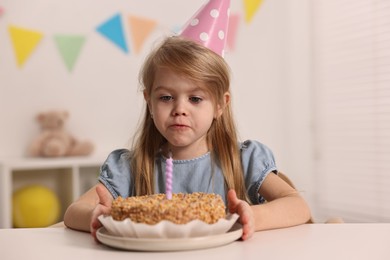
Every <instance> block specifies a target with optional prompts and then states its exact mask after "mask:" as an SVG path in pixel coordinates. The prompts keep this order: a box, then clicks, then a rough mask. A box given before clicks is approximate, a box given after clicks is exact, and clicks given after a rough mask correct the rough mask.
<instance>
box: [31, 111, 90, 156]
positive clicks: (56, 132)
mask: <svg viewBox="0 0 390 260" xmlns="http://www.w3.org/2000/svg"><path fill="white" fill-rule="evenodd" d="M68 117H69V113H68V111H64V110H50V111H46V112H41V113H39V114H38V115H37V116H36V120H37V122H38V123H39V125H40V127H41V133H40V134H39V135H38V136H37V137H36V138H35V139H34V140H33V141H32V142H31V144H30V146H29V147H28V152H27V153H28V155H29V156H33V157H61V156H86V155H89V154H91V153H92V151H93V149H94V146H93V144H92V143H91V142H89V141H79V140H77V139H76V138H75V137H74V136H72V135H71V134H70V133H68V132H67V131H66V130H65V122H66V120H67V119H68Z"/></svg>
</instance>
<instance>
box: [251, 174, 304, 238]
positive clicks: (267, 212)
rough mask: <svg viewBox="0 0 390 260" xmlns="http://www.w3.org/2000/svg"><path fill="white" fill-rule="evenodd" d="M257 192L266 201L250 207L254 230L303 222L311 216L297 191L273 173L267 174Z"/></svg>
mask: <svg viewBox="0 0 390 260" xmlns="http://www.w3.org/2000/svg"><path fill="white" fill-rule="evenodd" d="M259 193H260V194H261V195H262V196H263V197H264V198H265V199H266V200H267V203H264V204H261V205H254V206H252V207H251V208H252V210H253V215H254V220H255V230H256V231H257V230H265V229H273V228H282V227H290V226H295V225H299V224H304V223H306V222H307V221H308V220H309V219H310V217H311V213H310V209H309V207H308V205H307V204H306V202H305V200H304V199H303V198H302V197H301V196H300V195H299V193H298V191H296V190H295V189H294V188H292V187H291V186H290V185H288V184H287V183H286V182H285V181H284V180H282V179H281V178H280V177H279V176H277V175H275V174H268V176H267V177H266V178H265V180H264V182H263V184H262V185H261V187H260V190H259Z"/></svg>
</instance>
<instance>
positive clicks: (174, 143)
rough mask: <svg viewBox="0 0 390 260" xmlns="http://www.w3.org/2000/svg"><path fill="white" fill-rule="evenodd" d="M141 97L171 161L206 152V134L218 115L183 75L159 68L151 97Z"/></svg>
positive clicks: (198, 88) (206, 98)
mask: <svg viewBox="0 0 390 260" xmlns="http://www.w3.org/2000/svg"><path fill="white" fill-rule="evenodd" d="M144 95H145V100H146V101H147V103H148V107H149V110H150V112H151V114H152V117H153V121H154V124H155V126H156V128H157V129H158V130H159V132H160V133H161V134H162V135H163V136H164V137H165V138H166V139H167V140H168V143H169V149H171V151H172V153H173V155H174V158H175V159H190V158H194V157H197V156H200V155H203V154H204V153H206V152H207V150H208V148H207V143H206V135H207V132H208V130H209V128H210V126H211V124H212V122H213V119H214V118H216V117H217V116H219V115H220V114H221V113H222V109H221V108H220V107H219V106H218V107H217V108H216V107H215V106H214V103H213V99H212V97H211V96H210V95H209V94H208V93H207V92H205V91H204V90H202V89H201V88H200V87H199V86H198V85H196V84H195V83H194V82H192V81H190V80H188V79H187V78H185V77H184V76H183V75H180V74H176V73H174V72H173V71H171V70H170V69H168V68H160V69H158V70H157V73H156V76H155V81H154V84H153V88H152V91H151V95H150V96H148V95H147V94H146V93H144Z"/></svg>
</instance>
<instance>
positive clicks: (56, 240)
mask: <svg viewBox="0 0 390 260" xmlns="http://www.w3.org/2000/svg"><path fill="white" fill-rule="evenodd" d="M0 259H2V260H12V259H17V260H20V259H42V260H45V259H49V260H61V259H94V260H99V259H104V260H108V259H115V260H120V259H126V260H130V259H142V260H148V259H153V260H160V259H169V260H191V259H196V260H207V259H215V260H217V259H218V260H229V259H234V260H237V259H239V260H246V259H260V260H271V259H284V260H286V259H288V260H291V259H297V260H298V259H299V260H303V259H311V260H312V259H315V260H318V259H327V260H328V259H329V260H336V259H343V260H344V259H345V260H358V259H364V260H376V259H383V260H385V259H386V260H388V259H390V223H386V224H385V223H381V224H307V225H302V226H297V227H292V228H286V229H277V230H270V231H262V232H256V233H255V235H254V236H253V237H252V238H251V239H250V240H248V241H245V242H243V241H235V242H233V243H230V244H227V245H224V246H220V247H216V248H210V249H200V250H192V251H178V252H132V251H123V250H117V249H113V248H110V247H107V246H105V245H103V244H97V243H96V242H95V241H94V240H93V239H92V237H91V236H90V234H89V233H83V232H78V231H73V230H70V229H67V228H38V229H0Z"/></svg>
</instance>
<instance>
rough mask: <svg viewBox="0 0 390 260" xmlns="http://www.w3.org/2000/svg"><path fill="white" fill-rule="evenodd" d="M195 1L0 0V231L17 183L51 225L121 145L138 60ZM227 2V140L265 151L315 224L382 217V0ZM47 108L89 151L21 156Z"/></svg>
mask: <svg viewBox="0 0 390 260" xmlns="http://www.w3.org/2000/svg"><path fill="white" fill-rule="evenodd" d="M205 1H206V0H191V1H181V0H161V1H157V0H143V1H136V0H121V1H111V0H110V1H109V0H83V1H76V0H67V1H60V0H30V1H26V0H0V97H1V102H0V124H1V125H0V133H1V134H0V174H1V175H0V177H1V178H0V180H1V183H0V190H1V193H0V195H1V197H0V203H1V204H0V206H1V207H2V211H1V212H2V213H1V214H0V228H4V227H8V226H10V225H11V224H10V223H11V222H13V225H14V226H15V214H16V213H15V212H13V213H11V211H12V209H15V208H16V206H18V205H19V204H17V203H22V202H18V201H15V200H14V201H13V202H11V201H10V199H11V198H13V199H15V192H16V191H18V190H19V189H21V188H23V187H28V186H29V185H46V186H49V187H50V190H51V191H52V192H53V193H54V195H53V196H54V197H58V198H59V202H58V204H59V206H60V208H62V210H60V213H59V214H58V217H57V219H56V220H61V217H62V214H63V211H64V208H66V206H67V205H68V204H69V203H70V202H71V201H72V200H74V199H75V198H77V197H78V196H79V195H80V194H81V193H82V192H83V191H85V190H86V189H88V188H89V187H90V186H92V185H93V184H94V183H95V181H96V175H97V174H98V170H99V165H100V164H101V163H102V162H103V160H104V159H105V157H106V156H107V154H108V153H109V152H110V151H111V150H113V149H116V148H122V147H128V146H129V145H130V144H131V137H132V134H133V133H134V131H135V129H136V127H137V126H138V123H139V121H138V120H139V116H140V113H141V111H142V109H143V97H142V93H141V92H140V91H139V84H138V70H139V68H140V66H141V64H142V62H143V60H144V58H145V56H146V55H147V54H148V53H149V51H150V50H151V49H152V48H153V46H154V45H155V44H156V43H158V42H159V41H160V40H161V39H162V38H163V37H166V36H167V35H172V34H174V33H177V32H178V31H179V30H180V28H181V26H182V25H184V24H185V23H186V22H187V20H188V19H189V18H190V17H191V16H192V15H193V14H194V12H196V11H197V10H198V9H199V7H200V6H201V5H202V4H204V3H205ZM231 2H232V4H231V12H230V14H231V19H230V31H229V35H228V52H227V53H226V55H225V59H226V60H227V62H228V63H229V65H230V66H231V68H232V91H233V108H234V113H235V116H236V120H237V125H238V129H239V134H240V138H241V139H242V140H246V139H256V140H259V141H260V142H263V143H264V144H266V145H267V146H269V147H270V148H271V149H272V150H273V152H274V154H275V157H276V162H277V165H278V167H279V170H281V171H283V172H284V173H285V174H287V175H288V176H289V177H290V178H291V179H292V181H293V182H294V183H295V185H296V186H297V188H298V190H299V191H300V192H301V194H302V195H303V196H304V197H305V199H306V200H307V201H308V203H309V204H310V207H311V209H312V211H313V218H314V220H315V221H316V222H323V221H325V220H326V219H328V218H330V217H341V218H343V219H344V221H346V222H388V221H390V189H389V187H390V47H389V46H390V2H389V1H386V0H295V1H293V0H263V1H261V0H232V1H231ZM50 109H60V110H66V111H68V112H69V118H68V120H67V121H66V129H67V130H68V131H69V132H71V133H72V134H73V135H75V136H76V137H78V138H80V139H84V138H88V139H89V140H91V141H92V142H93V143H94V146H95V149H94V151H93V153H92V154H91V155H89V156H87V157H86V158H83V159H80V158H77V159H72V158H64V160H58V159H44V160H38V161H31V160H30V159H31V158H29V157H28V156H27V154H26V151H27V147H28V145H29V143H30V142H31V140H32V139H33V138H35V137H36V136H37V135H38V134H39V132H40V129H39V125H38V123H37V122H36V121H35V117H36V115H37V114H38V113H40V112H42V111H47V110H50ZM64 176H68V177H64ZM85 176H86V177H85ZM53 183H54V184H53ZM64 184H67V186H66V187H68V186H70V188H66V187H64ZM75 187H76V188H75ZM37 196H38V195H37ZM42 196H45V195H42ZM37 198H39V197H37ZM15 203H16V204H15ZM57 206H58V205H57ZM3 209H4V210H3ZM56 210H58V208H56ZM11 215H12V216H11ZM48 224H49V223H48ZM26 225H27V224H26ZM26 225H25V226H26ZM22 226H23V224H22Z"/></svg>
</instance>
